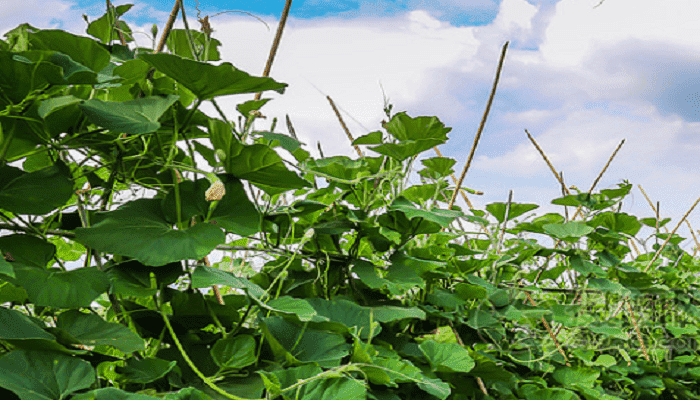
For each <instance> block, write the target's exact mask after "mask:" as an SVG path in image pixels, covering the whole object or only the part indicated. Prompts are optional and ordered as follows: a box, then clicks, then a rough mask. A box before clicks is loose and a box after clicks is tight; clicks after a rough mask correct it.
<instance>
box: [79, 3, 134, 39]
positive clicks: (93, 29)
mask: <svg viewBox="0 0 700 400" xmlns="http://www.w3.org/2000/svg"><path fill="white" fill-rule="evenodd" d="M131 7H133V4H124V5H121V6H117V7H111V8H110V9H109V10H108V11H107V12H106V13H104V14H103V15H102V16H101V17H100V18H98V19H96V20H94V21H92V22H90V25H88V28H87V33H88V35H91V36H93V37H95V38H97V39H100V41H101V42H102V43H104V44H109V42H110V41H111V40H118V39H119V33H118V30H117V29H119V28H123V26H119V25H118V26H113V24H114V23H115V21H116V20H117V18H119V17H121V16H122V15H123V14H124V13H126V12H127V11H129V10H130V9H131ZM119 22H122V21H119ZM122 23H123V22H122ZM124 25H126V24H124ZM130 32H131V30H129V32H126V34H125V35H124V36H125V39H131V40H127V41H133V38H132V37H131V35H130V34H129V33H130Z"/></svg>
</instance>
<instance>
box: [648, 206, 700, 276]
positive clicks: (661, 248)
mask: <svg viewBox="0 0 700 400" xmlns="http://www.w3.org/2000/svg"><path fill="white" fill-rule="evenodd" d="M698 203H700V197H698V199H697V200H695V203H693V206H692V207H690V209H689V210H688V212H686V213H685V215H684V216H683V218H681V220H680V221H678V224H677V225H676V227H675V228H673V230H672V231H671V233H670V234H669V235H668V237H666V241H664V244H662V245H661V247H659V249H658V250H657V251H656V253H655V254H654V257H652V258H651V260H649V264H648V265H647V267H646V268H644V272H647V271H648V270H649V268H650V267H651V265H652V264H654V261H656V259H657V258H659V255H660V254H661V252H662V251H663V250H664V248H665V247H666V245H667V244H668V242H669V241H670V240H671V238H672V237H673V235H674V234H675V233H676V231H677V230H678V228H679V227H680V226H681V224H682V223H683V221H685V219H686V218H688V215H690V213H691V212H692V211H693V209H695V206H697V205H698ZM657 220H658V219H657Z"/></svg>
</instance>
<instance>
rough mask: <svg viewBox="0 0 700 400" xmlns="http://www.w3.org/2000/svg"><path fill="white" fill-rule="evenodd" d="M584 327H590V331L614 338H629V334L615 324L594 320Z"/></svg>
mask: <svg viewBox="0 0 700 400" xmlns="http://www.w3.org/2000/svg"><path fill="white" fill-rule="evenodd" d="M586 328H588V329H590V331H591V332H594V333H597V334H600V335H605V336H610V337H613V338H616V339H622V340H629V335H628V334H627V333H626V332H625V330H623V329H621V328H619V327H617V326H612V325H608V324H605V323H600V322H596V323H593V324H591V325H588V326H587V327H586Z"/></svg>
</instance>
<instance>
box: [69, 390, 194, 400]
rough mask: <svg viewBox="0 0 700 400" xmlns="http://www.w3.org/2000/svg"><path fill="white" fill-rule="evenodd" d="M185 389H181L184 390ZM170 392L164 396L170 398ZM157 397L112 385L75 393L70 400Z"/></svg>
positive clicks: (144, 399)
mask: <svg viewBox="0 0 700 400" xmlns="http://www.w3.org/2000/svg"><path fill="white" fill-rule="evenodd" d="M184 390H185V389H183V390H181V391H184ZM171 396H172V395H171V394H168V395H167V396H165V398H166V399H170V398H172V397H171ZM156 399H158V397H152V396H147V395H145V394H140V393H129V392H125V391H123V390H120V389H116V388H113V387H106V388H102V389H97V390H93V391H90V392H87V393H81V394H78V395H75V396H73V397H72V398H71V400H156Z"/></svg>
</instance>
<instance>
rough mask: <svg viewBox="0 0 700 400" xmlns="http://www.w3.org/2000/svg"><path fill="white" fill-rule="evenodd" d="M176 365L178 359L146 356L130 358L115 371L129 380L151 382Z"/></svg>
mask: <svg viewBox="0 0 700 400" xmlns="http://www.w3.org/2000/svg"><path fill="white" fill-rule="evenodd" d="M176 365H177V362H176V361H166V360H161V359H160V358H145V359H143V360H136V359H134V358H130V359H128V360H127V361H126V365H125V366H124V367H117V368H116V369H115V371H116V372H117V373H119V374H120V375H122V377H124V378H125V379H127V380H128V381H129V382H133V383H149V382H153V381H155V380H156V379H160V378H162V377H164V376H165V374H167V373H168V372H170V371H171V370H172V369H173V368H175V366H176Z"/></svg>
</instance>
